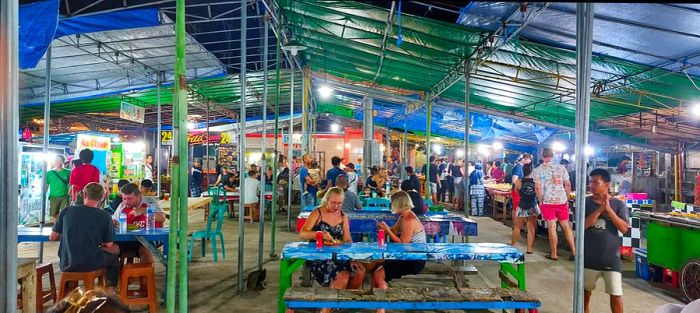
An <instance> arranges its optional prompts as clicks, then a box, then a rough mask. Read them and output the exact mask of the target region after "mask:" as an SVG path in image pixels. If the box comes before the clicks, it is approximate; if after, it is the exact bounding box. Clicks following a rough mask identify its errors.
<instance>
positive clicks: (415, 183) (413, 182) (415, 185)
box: [408, 174, 420, 190]
mask: <svg viewBox="0 0 700 313" xmlns="http://www.w3.org/2000/svg"><path fill="white" fill-rule="evenodd" d="M408 180H409V181H410V182H411V186H413V189H415V190H420V180H419V179H418V176H416V174H413V175H411V176H409V177H408Z"/></svg>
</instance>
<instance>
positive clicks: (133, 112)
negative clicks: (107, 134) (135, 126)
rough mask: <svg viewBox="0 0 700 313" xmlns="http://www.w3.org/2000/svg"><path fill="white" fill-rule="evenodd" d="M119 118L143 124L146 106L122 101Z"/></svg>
mask: <svg viewBox="0 0 700 313" xmlns="http://www.w3.org/2000/svg"><path fill="white" fill-rule="evenodd" d="M119 118H122V119H125V120H127V121H132V122H137V123H142V124H143V122H144V120H145V118H146V108H142V107H140V106H137V105H133V104H131V103H128V102H124V101H122V105H121V110H119Z"/></svg>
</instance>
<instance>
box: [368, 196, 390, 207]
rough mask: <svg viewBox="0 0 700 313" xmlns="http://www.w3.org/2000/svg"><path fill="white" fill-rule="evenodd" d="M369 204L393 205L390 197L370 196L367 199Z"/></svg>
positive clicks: (378, 205)
mask: <svg viewBox="0 0 700 313" xmlns="http://www.w3.org/2000/svg"><path fill="white" fill-rule="evenodd" d="M367 206H368V207H387V208H388V207H390V206H391V201H389V200H388V199H384V198H370V199H367Z"/></svg>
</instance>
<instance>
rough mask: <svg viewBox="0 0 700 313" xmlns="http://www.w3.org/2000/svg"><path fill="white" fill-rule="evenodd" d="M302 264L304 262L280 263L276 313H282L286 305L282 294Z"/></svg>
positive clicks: (288, 261)
mask: <svg viewBox="0 0 700 313" xmlns="http://www.w3.org/2000/svg"><path fill="white" fill-rule="evenodd" d="M303 264H304V260H300V259H294V260H282V261H281V262H280V287H279V294H278V297H277V312H278V313H284V312H285V311H286V309H287V305H286V304H285V303H284V293H285V292H286V291H287V289H288V288H289V287H291V286H292V275H293V274H294V272H295V271H296V270H297V269H299V267H301V266H302V265H303Z"/></svg>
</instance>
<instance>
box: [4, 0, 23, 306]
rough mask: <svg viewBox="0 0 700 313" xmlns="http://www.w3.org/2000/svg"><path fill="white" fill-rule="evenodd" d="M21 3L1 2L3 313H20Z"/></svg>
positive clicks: (15, 0) (14, 1)
mask: <svg viewBox="0 0 700 313" xmlns="http://www.w3.org/2000/svg"><path fill="white" fill-rule="evenodd" d="M17 14H18V6H17V0H3V1H0V82H2V83H1V84H0V121H1V122H0V147H2V148H3V149H5V153H0V176H1V177H3V180H2V181H1V182H0V251H1V252H0V312H16V311H17V221H18V220H19V218H18V217H17V194H18V193H17V186H18V183H17V182H18V181H19V180H18V178H17V175H18V170H17V168H18V167H19V166H18V154H17V153H15V151H18V150H17V149H18V147H17V130H18V129H19V98H18V91H19V82H18V77H19V72H18V68H19V67H18V65H17V62H18V49H17V42H18V36H17V33H18V30H19V25H18V17H17Z"/></svg>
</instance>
